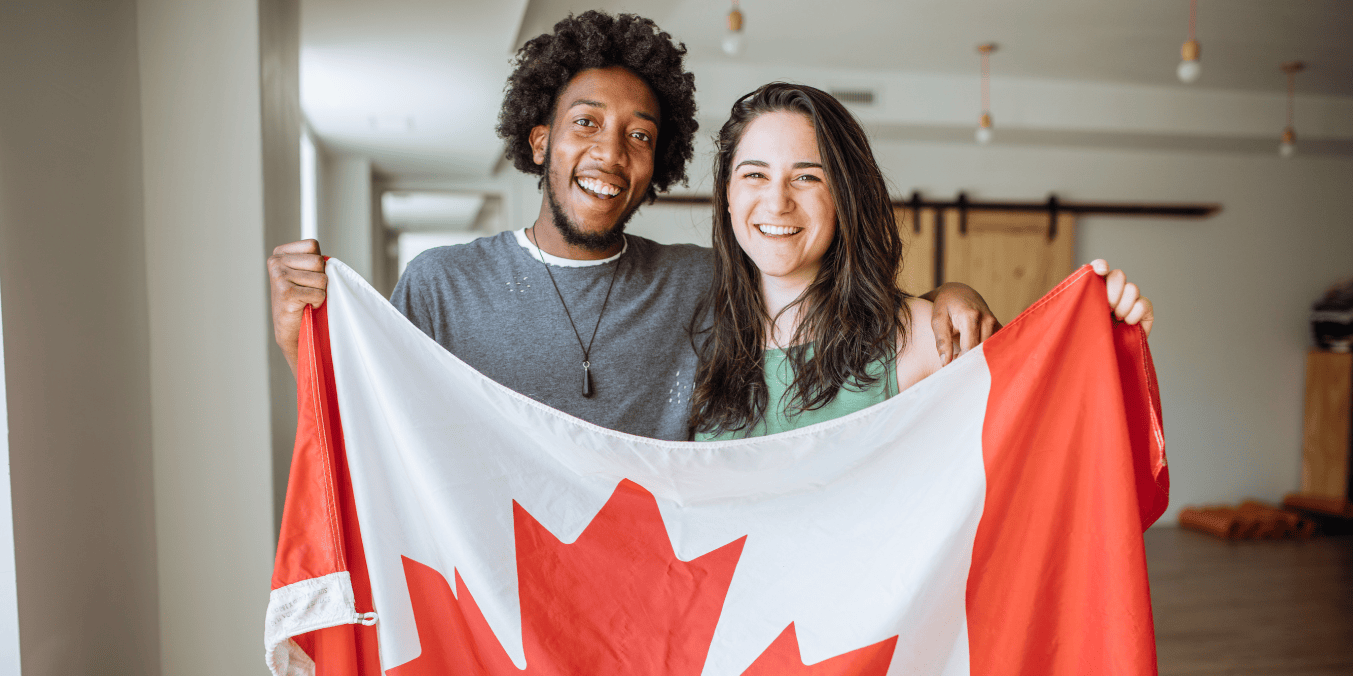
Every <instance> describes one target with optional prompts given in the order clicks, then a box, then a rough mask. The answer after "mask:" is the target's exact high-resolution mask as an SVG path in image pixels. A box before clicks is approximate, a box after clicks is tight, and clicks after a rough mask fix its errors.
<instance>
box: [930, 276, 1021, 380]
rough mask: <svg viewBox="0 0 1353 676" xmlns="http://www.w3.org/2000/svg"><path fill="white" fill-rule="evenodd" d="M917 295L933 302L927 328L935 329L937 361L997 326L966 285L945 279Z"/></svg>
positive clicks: (979, 340)
mask: <svg viewBox="0 0 1353 676" xmlns="http://www.w3.org/2000/svg"><path fill="white" fill-rule="evenodd" d="M921 298H924V299H925V300H928V301H931V302H932V303H934V304H935V309H934V312H933V313H932V314H931V316H930V327H931V328H932V329H934V331H935V349H937V350H939V353H940V363H941V364H948V363H949V362H951V361H953V360H954V359H955V358H956V357H958V356H959V355H960V354H963V353H964V352H967V351H968V350H971V349H973V348H974V347H977V346H978V345H979V344H981V343H982V341H984V340H986V339H988V338H990V337H991V334H993V333H996V330H997V329H999V328H1001V323H1000V322H998V321H996V315H994V314H991V308H989V307H987V302H986V301H985V300H983V299H982V295H981V294H979V293H977V292H976V291H974V290H973V288H972V287H971V286H968V285H967V284H961V283H959V282H949V283H947V284H943V285H941V286H940V288H938V289H935V290H934V291H931V292H930V293H927V294H925V295H924V296H921Z"/></svg>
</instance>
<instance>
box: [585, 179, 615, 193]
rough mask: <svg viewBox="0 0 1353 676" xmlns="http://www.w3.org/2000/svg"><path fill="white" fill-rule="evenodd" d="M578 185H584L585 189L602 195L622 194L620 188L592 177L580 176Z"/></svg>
mask: <svg viewBox="0 0 1353 676" xmlns="http://www.w3.org/2000/svg"><path fill="white" fill-rule="evenodd" d="M578 185H580V186H582V187H583V189H584V190H586V191H588V192H590V193H593V194H596V195H600V196H602V197H615V196H616V195H619V194H620V188H617V187H615V186H613V185H610V184H608V183H602V182H601V181H598V180H594V179H590V178H579V179H578Z"/></svg>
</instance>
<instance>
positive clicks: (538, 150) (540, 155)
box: [529, 124, 550, 164]
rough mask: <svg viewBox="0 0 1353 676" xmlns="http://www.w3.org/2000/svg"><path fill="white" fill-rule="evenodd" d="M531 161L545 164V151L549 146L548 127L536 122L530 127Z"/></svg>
mask: <svg viewBox="0 0 1353 676" xmlns="http://www.w3.org/2000/svg"><path fill="white" fill-rule="evenodd" d="M529 139H530V141H531V161H532V162H535V163H536V164H545V152H546V151H548V150H549V148H550V127H549V126H548V125H544V124H538V125H536V126H534V127H531V135H530V137H529Z"/></svg>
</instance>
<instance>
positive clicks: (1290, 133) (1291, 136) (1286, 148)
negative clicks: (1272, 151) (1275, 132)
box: [1278, 61, 1306, 157]
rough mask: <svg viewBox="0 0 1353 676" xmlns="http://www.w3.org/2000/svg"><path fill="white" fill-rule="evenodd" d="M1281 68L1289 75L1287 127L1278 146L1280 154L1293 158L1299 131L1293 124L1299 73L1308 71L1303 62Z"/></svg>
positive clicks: (1292, 62) (1291, 62)
mask: <svg viewBox="0 0 1353 676" xmlns="http://www.w3.org/2000/svg"><path fill="white" fill-rule="evenodd" d="M1281 68H1282V71H1283V72H1284V73H1287V127H1286V128H1284V129H1283V140H1282V143H1279V144H1278V154H1279V155H1281V156H1283V157H1291V156H1293V155H1295V154H1296V153H1297V129H1296V127H1295V126H1293V124H1292V117H1293V113H1294V112H1296V111H1295V108H1296V99H1297V73H1300V72H1301V71H1303V70H1306V64H1305V63H1302V62H1301V61H1288V62H1287V63H1284V64H1283V65H1282V66H1281Z"/></svg>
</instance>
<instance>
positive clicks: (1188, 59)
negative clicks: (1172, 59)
mask: <svg viewBox="0 0 1353 676" xmlns="http://www.w3.org/2000/svg"><path fill="white" fill-rule="evenodd" d="M1202 56H1203V48H1202V46H1200V45H1199V44H1198V41H1197V40H1189V41H1188V42H1185V43H1184V46H1183V47H1180V48H1179V58H1180V61H1179V68H1178V69H1177V70H1175V74H1176V75H1178V76H1179V81H1180V82H1183V83H1184V84H1188V83H1190V82H1193V81H1195V80H1197V79H1198V76H1199V75H1202V74H1203V64H1202V63H1201V62H1200V61H1199V60H1198V59H1200V58H1202Z"/></svg>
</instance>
